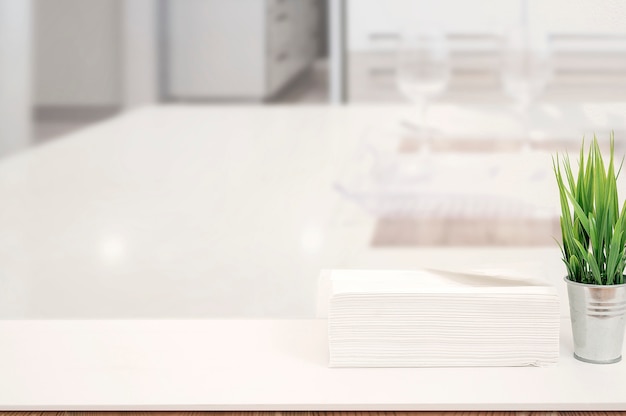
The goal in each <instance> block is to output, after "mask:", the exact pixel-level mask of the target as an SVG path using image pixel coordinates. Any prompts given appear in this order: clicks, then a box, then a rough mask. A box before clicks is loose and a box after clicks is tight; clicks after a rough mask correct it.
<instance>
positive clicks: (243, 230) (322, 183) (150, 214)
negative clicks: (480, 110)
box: [0, 106, 619, 319]
mask: <svg viewBox="0 0 626 416" xmlns="http://www.w3.org/2000/svg"><path fill="white" fill-rule="evenodd" d="M550 108H551V107H550ZM550 108H548V110H549V111H548V110H546V111H547V112H545V111H544V113H545V114H544V118H545V117H546V114H547V115H550V114H552V115H554V117H557V116H559V117H563V114H562V113H563V111H561V110H559V109H558V108H557V109H556V110H555V109H554V108H552V109H550ZM594 108H595V107H589V108H587V109H585V108H578V107H576V108H574V109H573V110H572V111H570V112H572V114H574V116H576V117H579V116H580V115H581V114H586V113H589V114H595V113H594V112H593V111H591V110H593V109H594ZM611 108H612V107H611ZM600 109H602V107H601V106H600ZM453 110H454V109H450V108H449V107H443V108H442V109H441V111H440V113H439V116H438V117H434V122H433V123H434V124H436V123H440V124H441V123H444V124H445V121H446V120H450V117H453V116H454V117H455V118H454V120H456V121H455V122H454V123H453V124H454V126H455V128H456V129H457V130H458V129H459V128H460V127H459V126H462V125H465V126H466V128H467V130H468V131H471V130H472V129H473V130H474V131H475V130H476V129H479V128H480V127H481V126H484V124H485V123H484V122H485V119H487V118H488V117H489V114H490V113H486V114H483V115H482V116H481V117H482V118H481V119H480V120H482V121H480V120H479V121H480V122H478V121H477V122H476V123H478V124H476V123H474V124H472V123H471V120H474V117H468V116H467V114H468V113H467V112H466V113H463V112H461V113H459V112H458V111H456V112H455V111H453ZM409 111H410V109H407V108H406V107H380V106H369V107H330V106H321V107H297V108H293V107H291V108H290V107H265V108H263V107H206V106H204V107H203V106H196V107H186V106H171V107H153V108H146V109H142V110H139V111H134V112H130V113H127V114H125V115H122V116H121V117H118V118H115V119H113V120H111V121H108V122H105V123H101V124H98V125H96V126H94V127H91V128H88V129H86V130H83V131H80V132H77V133H75V134H72V135H70V136H68V137H66V138H63V139H59V140H56V141H54V142H52V143H49V144H45V145H42V146H38V147H37V148H34V149H32V150H30V151H27V152H24V153H22V154H18V155H16V156H13V157H10V158H6V159H4V160H2V161H0V201H2V204H0V229H2V233H0V264H2V267H1V268H0V276H1V278H0V317H3V318H32V319H64V318H79V319H90V318H98V319H117V318H126V319H128V318H135V319H142V318H148V319H152V318H220V317H228V318H234V317H238V318H250V317H254V318H275V317H280V318H295V317H304V318H307V317H308V318H312V317H314V316H315V299H314V294H315V290H316V279H317V275H318V272H319V270H320V269H321V268H332V267H360V266H361V265H362V263H361V262H362V261H363V259H365V260H367V258H368V256H367V255H366V256H361V259H356V258H355V257H354V254H355V253H356V252H362V251H363V250H367V249H369V248H370V247H369V242H370V241H371V238H372V232H373V231H372V230H373V228H374V220H373V218H372V217H370V216H368V215H366V214H365V213H364V212H362V210H360V209H358V208H357V207H355V205H354V204H351V203H350V202H347V201H346V200H345V199H343V198H341V196H340V195H338V193H337V192H336V191H335V190H333V182H334V181H336V180H337V178H338V177H339V176H340V175H341V173H342V172H343V169H344V168H345V165H346V164H347V163H350V161H351V157H352V152H354V149H355V147H356V142H357V141H358V140H359V139H361V138H362V136H363V134H364V132H365V131H367V130H368V129H369V128H370V127H371V126H372V125H377V126H394V125H397V124H398V120H399V119H400V118H402V117H404V116H405V115H406V114H407V112H409ZM555 111H556V113H555ZM559 111H561V112H560V113H559ZM585 111H586V113H585ZM598 112H599V114H600V115H602V114H605V113H602V112H601V111H600V110H597V111H596V113H598ZM459 114H460V115H459ZM469 114H470V115H472V114H475V113H473V112H471V111H470V112H469ZM607 114H612V113H610V112H608V113H607ZM611 117H613V116H612V115H611V116H610V117H609V116H607V115H605V117H604V119H602V120H604V121H606V120H609V121H610V120H613V119H614V118H611ZM557 118H558V117H557ZM596 118H598V117H596ZM600 118H601V117H600ZM599 120H600V119H599ZM602 120H600V121H602ZM497 125H498V124H497V123H494V124H493V125H490V128H493V127H494V126H496V127H497ZM567 125H568V128H571V125H570V124H567ZM506 126H507V125H506V123H505V125H504V127H503V128H504V131H508V130H507V128H506ZM599 126H600V127H602V128H604V127H605V126H604V124H599ZM618 127H619V126H617V127H616V128H618ZM585 128H586V129H587V130H588V129H589V127H588V126H587V127H585ZM585 128H582V127H581V134H582V132H584V131H586V130H585ZM578 140H579V139H578V138H576V139H575V141H576V142H577V141H578ZM533 157H534V159H533V160H535V163H536V162H537V160H539V161H540V163H544V164H546V165H547V166H550V164H551V160H550V154H548V153H545V154H539V153H537V154H536V155H534V156H533ZM541 161H543V162H541ZM547 186H554V184H553V183H552V181H549V184H548V185H547ZM542 189H543V188H542ZM544 191H545V190H544ZM544 194H545V192H544ZM548 194H553V195H556V192H553V193H551V192H550V190H549V189H548ZM374 251H375V252H379V251H380V250H374ZM383 251H384V250H383ZM407 253H408V254H407V255H406V261H405V262H402V263H400V262H399V261H398V260H397V259H396V260H394V262H393V263H385V262H382V263H383V264H381V267H388V268H389V267H417V266H419V265H420V260H418V259H419V258H420V253H421V250H420V249H416V250H409V251H407ZM421 257H422V258H425V259H427V258H428V256H421ZM491 257H492V258H493V259H494V260H495V261H496V262H497V256H491ZM531 257H532V256H531ZM555 261H556V262H557V263H558V260H555Z"/></svg>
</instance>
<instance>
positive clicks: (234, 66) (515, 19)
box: [0, 0, 626, 155]
mask: <svg viewBox="0 0 626 416" xmlns="http://www.w3.org/2000/svg"><path fill="white" fill-rule="evenodd" d="M625 21H626V6H625V5H624V3H623V2H620V1H617V0H613V1H610V0H604V1H600V0H573V1H572V0H497V1H496V0H472V1H467V0H441V1H437V2H434V1H419V0H387V1H384V2H381V1H376V0H230V1H223V0H222V1H221V0H90V1H81V0H23V1H17V0H0V153H1V154H2V155H6V154H9V153H11V152H14V151H16V150H19V149H23V148H25V147H28V146H30V145H33V144H37V143H41V142H44V141H47V140H50V139H53V138H55V137H58V136H60V135H63V134H66V133H68V132H72V131H75V130H76V129H80V128H82V127H85V126H87V125H89V124H91V123H94V122H98V121H101V120H104V119H107V118H109V117H112V116H115V115H117V114H120V113H122V112H124V111H128V110H130V109H132V108H135V107H138V106H143V105H150V104H155V103H181V102H182V103H198V104H220V105H224V104H228V105H250V104H258V105H275V104H280V105H302V104H305V105H328V104H345V105H357V104H372V103H379V104H380V103H390V104H393V103H396V104H397V103H402V102H406V101H407V100H410V101H413V103H414V104H416V105H418V106H424V105H425V100H426V99H427V98H428V99H431V98H432V99H436V100H438V101H446V100H454V101H460V102H467V101H469V102H474V101H475V102H484V101H489V102H496V103H497V102H508V103H514V104H515V103H517V104H518V105H519V107H520V108H521V109H522V110H523V109H524V108H528V106H529V105H530V104H531V102H532V101H534V100H541V101H543V102H557V101H567V102H572V101H585V100H586V101H589V100H594V101H598V100H601V101H603V102H616V103H619V102H623V100H624V99H625V97H626V25H625V24H624V22H625ZM421 32H427V33H428V36H431V38H426V37H423V36H422V35H421V34H420V33H421ZM424 39H426V40H427V41H428V42H430V44H426V46H425V48H426V50H427V51H428V52H429V53H430V55H428V56H427V58H428V59H430V58H432V57H442V59H443V58H445V62H443V65H445V68H444V67H442V68H443V69H441V68H440V73H439V74H436V73H435V72H436V71H437V70H438V69H437V68H436V67H435V66H431V67H428V64H429V63H425V62H424V61H423V60H422V57H420V56H417V54H415V53H413V52H415V51H416V50H417V49H419V48H421V47H422V45H423V44H425V43H424V42H423V40H424ZM433 39H434V40H433ZM412 41H415V43H413V44H412V43H411V42H412ZM414 46H415V47H414ZM428 48H432V50H433V51H434V52H432V53H431V52H430V49H428ZM516 49H520V50H522V49H529V50H533V51H539V52H541V53H538V54H537V56H538V57H539V58H540V59H539V60H538V62H539V64H538V65H535V64H534V61H533V63H529V62H531V61H530V60H524V62H525V64H522V65H521V66H520V65H517V66H516V67H515V68H514V67H513V65H512V63H516V61H515V59H516V58H515V57H514V56H509V57H507V54H509V52H511V51H514V50H516ZM403 51H405V52H406V51H411V52H412V54H408V53H407V54H406V55H405V56H403V55H402V53H403ZM544 52H545V54H543V53H544ZM541 59H543V61H541ZM517 63H518V64H519V62H517ZM430 64H432V62H431V63H430ZM417 68H419V69H417ZM423 68H434V69H432V71H431V72H429V73H426V74H425V73H424V70H423ZM520 68H522V69H521V71H522V72H523V73H522V74H520V73H519V72H520ZM507 71H508V72H507ZM503 72H506V73H503ZM420 77H421V78H426V80H424V79H421V78H420ZM420 83H421V84H420ZM409 124H410V123H409Z"/></svg>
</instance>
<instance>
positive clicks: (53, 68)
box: [34, 0, 132, 106]
mask: <svg viewBox="0 0 626 416" xmlns="http://www.w3.org/2000/svg"><path fill="white" fill-rule="evenodd" d="M34 1H35V3H34V5H35V25H34V26H35V54H36V59H35V62H36V70H35V103H36V105H43V106H59V105H60V106H77V105H78V106H82V105H95V106H118V105H120V104H121V102H122V77H123V71H122V68H121V65H122V57H121V56H122V50H121V29H120V26H121V24H122V23H121V7H122V6H121V1H122V0H88V1H85V0H34ZM131 1H132V0H131Z"/></svg>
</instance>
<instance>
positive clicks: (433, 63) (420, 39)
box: [396, 30, 450, 151]
mask: <svg viewBox="0 0 626 416" xmlns="http://www.w3.org/2000/svg"><path fill="white" fill-rule="evenodd" d="M449 78H450V64H449V54H448V48H447V44H446V39H445V36H444V34H443V33H442V32H440V31H434V30H425V31H414V32H405V33H403V35H402V37H401V39H400V42H399V44H398V56H397V78H396V81H397V86H398V89H399V90H400V92H401V93H402V94H404V95H405V96H406V97H407V98H408V99H409V101H411V103H412V104H413V105H414V111H413V112H412V114H411V115H410V116H409V117H408V120H405V121H404V122H403V124H404V125H405V127H408V128H409V129H410V130H411V133H412V135H414V136H417V137H418V138H420V139H421V140H423V145H424V150H425V151H427V150H428V149H429V147H430V145H429V139H430V137H431V134H432V132H429V130H428V125H427V122H426V117H425V115H426V108H427V105H428V102H429V100H430V99H432V98H433V97H435V96H437V95H439V94H441V93H442V92H443V91H445V89H446V87H447V84H448V81H449Z"/></svg>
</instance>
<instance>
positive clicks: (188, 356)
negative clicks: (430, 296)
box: [0, 320, 626, 411]
mask: <svg viewBox="0 0 626 416" xmlns="http://www.w3.org/2000/svg"><path fill="white" fill-rule="evenodd" d="M561 327H562V328H561V333H562V343H561V358H560V361H559V364H558V366H556V367H546V368H538V367H518V368H417V369H416V368H388V369H381V368H377V369H369V368H359V369H348V368H343V369H338V368H328V367H327V365H326V363H327V354H328V353H327V346H326V322H325V321H323V320H319V321H316V320H183V321H163V320H155V321H124V320H117V321H2V322H0V334H2V339H3V341H2V343H0V368H2V373H1V375H0V409H13V410H26V409H29V410H39V409H46V410H56V409H58V410H79V409H80V410H121V409H125V410H457V411H459V410H464V411H466V410H518V411H522V410H541V411H546V410H596V411H597V410H625V409H626V395H625V394H624V383H626V362H624V361H622V362H621V363H618V364H612V365H605V366H602V365H592V364H586V363H582V362H580V361H577V360H575V359H574V358H573V356H572V354H571V352H572V342H571V340H570V337H569V322H567V320H563V321H562V325H561Z"/></svg>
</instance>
